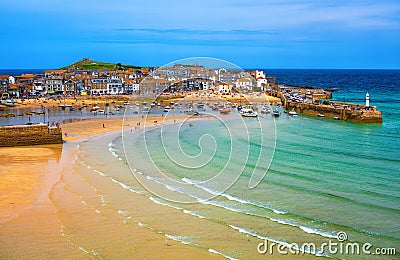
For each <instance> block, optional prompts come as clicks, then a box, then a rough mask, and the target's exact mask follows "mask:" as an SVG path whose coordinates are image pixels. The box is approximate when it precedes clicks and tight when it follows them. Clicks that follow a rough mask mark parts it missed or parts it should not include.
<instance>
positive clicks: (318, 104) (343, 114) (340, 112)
mask: <svg viewBox="0 0 400 260" xmlns="http://www.w3.org/2000/svg"><path fill="white" fill-rule="evenodd" d="M303 92H304V93H303ZM293 93H294V94H293ZM278 96H279V97H280V98H281V101H282V104H283V107H284V108H285V110H286V111H290V110H294V111H296V112H297V113H302V114H304V115H310V116H324V117H326V118H332V119H336V120H344V121H348V122H353V123H382V112H381V111H378V110H377V108H376V106H370V104H369V94H368V93H367V94H366V104H365V105H361V104H350V103H344V102H336V101H330V100H324V99H330V98H332V92H330V91H323V90H321V89H318V90H304V89H300V90H299V89H285V90H284V91H281V92H279V93H278Z"/></svg>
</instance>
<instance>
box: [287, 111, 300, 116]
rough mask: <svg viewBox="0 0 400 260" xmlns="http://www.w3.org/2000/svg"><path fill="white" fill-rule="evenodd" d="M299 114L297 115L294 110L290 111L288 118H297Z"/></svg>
mask: <svg viewBox="0 0 400 260" xmlns="http://www.w3.org/2000/svg"><path fill="white" fill-rule="evenodd" d="M298 115H299V114H297V112H296V111H294V109H292V110H291V111H289V116H298Z"/></svg>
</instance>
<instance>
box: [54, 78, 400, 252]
mask: <svg viewBox="0 0 400 260" xmlns="http://www.w3.org/2000/svg"><path fill="white" fill-rule="evenodd" d="M266 72H267V74H268V75H275V76H277V81H278V82H279V83H285V84H291V85H311V86H313V87H335V88H338V90H339V91H338V92H335V93H334V97H333V98H334V99H336V100H343V99H344V98H345V99H346V101H350V102H359V103H362V102H364V97H365V92H366V91H368V92H369V93H370V97H371V105H376V106H377V108H378V110H381V111H382V112H383V123H382V124H354V123H348V122H343V121H335V120H332V119H328V118H315V117H308V116H298V117H289V116H287V115H286V114H282V116H281V117H279V118H277V119H275V118H272V117H271V116H269V115H266V116H262V117H259V118H258V119H252V118H246V119H243V118H241V117H239V116H238V115H237V113H236V111H232V112H231V114H230V115H228V116H223V115H219V114H218V113H214V114H213V113H212V112H210V114H209V118H205V119H198V120H195V121H192V122H191V124H192V125H190V124H189V122H184V123H182V124H181V123H177V124H173V123H169V124H165V125H163V126H158V127H155V128H149V129H145V130H146V131H142V130H143V129H142V130H137V131H132V129H130V128H126V129H124V131H123V134H122V135H121V133H114V134H110V135H106V136H101V137H96V138H92V139H89V140H87V141H84V142H82V143H81V144H79V146H78V154H77V156H76V158H75V159H74V165H75V166H74V167H77V168H78V169H83V168H85V170H79V171H78V172H80V177H79V178H82V180H84V181H79V183H82V182H85V183H87V184H88V185H89V186H88V187H90V190H92V191H93V190H94V191H95V194H94V195H93V198H92V197H88V195H87V192H84V191H80V190H79V188H78V187H79V185H73V184H74V183H78V181H77V180H76V181H70V182H68V178H67V177H64V178H63V181H64V182H65V184H64V187H66V188H67V189H68V190H69V192H71V193H72V192H73V193H74V194H76V197H77V198H80V199H81V201H82V203H84V205H85V207H86V209H87V211H88V212H89V211H90V210H92V211H93V210H95V211H93V212H96V213H93V214H97V213H98V214H97V215H96V216H99V215H101V216H103V215H102V214H103V212H110V213H104V214H105V216H107V217H108V218H107V221H106V220H103V219H99V220H97V218H98V217H96V221H94V222H93V223H91V222H90V221H89V219H90V218H89V216H91V215H89V213H86V212H85V214H82V218H81V220H80V221H81V222H82V223H85V226H84V225H83V224H82V227H81V228H82V230H80V229H79V228H77V227H78V226H77V224H76V223H75V222H73V221H71V220H70V218H69V217H68V216H69V214H72V213H71V212H63V210H62V209H63V206H64V205H67V203H69V202H67V201H65V202H63V198H64V197H65V196H61V195H60V194H63V193H62V192H61V191H57V189H55V191H54V192H53V193H54V194H53V195H52V198H53V200H54V201H55V202H54V204H55V205H56V206H57V207H59V209H60V210H59V213H58V214H59V219H60V222H61V223H62V227H63V228H62V230H63V236H65V237H68V239H69V241H72V242H71V244H72V243H73V244H74V245H76V246H78V247H79V248H83V249H84V250H85V251H87V252H89V254H90V252H95V253H96V254H97V252H99V250H102V248H101V247H100V246H98V245H97V247H99V248H97V247H96V243H99V245H100V244H101V243H102V241H100V240H99V241H97V242H96V240H93V236H91V237H87V235H86V233H84V228H85V227H86V228H89V227H91V226H90V225H93V227H92V229H90V230H91V232H92V234H96V236H95V237H97V236H99V237H100V236H102V235H109V238H110V239H112V242H111V243H114V244H115V245H117V244H118V245H119V246H120V247H123V245H124V243H128V241H126V235H127V234H126V232H127V231H126V230H127V227H126V226H121V227H119V226H117V225H114V226H111V224H109V225H110V226H107V224H106V223H113V222H111V220H110V219H112V220H114V219H115V220H117V219H118V220H119V218H121V217H123V219H124V220H123V221H124V223H125V222H129V221H132V222H135V223H136V224H137V225H139V226H140V227H144V228H147V229H150V230H151V231H154V232H155V233H158V234H164V235H165V237H166V238H167V239H170V240H175V241H178V242H180V243H183V244H185V245H188V246H191V247H196V248H199V249H201V250H208V252H210V253H213V254H217V255H221V256H224V257H225V258H229V259H254V258H260V259H262V258H265V255H261V254H259V253H258V252H257V246H258V244H259V243H260V242H263V241H264V239H268V240H269V241H270V242H274V243H277V244H282V245H286V246H292V247H293V248H294V249H296V248H299V247H300V246H298V245H301V244H302V243H314V244H315V245H316V248H315V249H313V248H305V249H304V248H303V249H302V251H305V252H308V253H310V254H311V255H317V256H319V255H323V256H327V257H330V258H339V259H342V258H346V259H360V258H361V259H370V258H371V256H370V255H366V254H362V253H361V255H356V254H346V253H343V252H342V253H332V252H329V251H328V250H326V248H325V250H324V251H323V252H322V250H320V249H321V247H322V245H323V243H328V242H329V240H331V241H333V242H338V240H337V236H338V234H342V235H343V234H344V233H345V236H346V237H347V240H346V241H344V242H348V243H357V244H358V245H360V248H361V247H362V245H363V244H365V243H370V244H372V249H371V250H373V249H375V248H377V247H391V248H393V247H394V248H397V251H398V249H399V246H400V229H399V226H400V218H399V217H400V214H399V213H400V156H399V152H398V147H399V144H400V141H399V140H400V139H399V133H400V123H399V119H400V112H399V103H400V94H399V90H400V86H399V84H400V71H373V70H365V71H364V70H266ZM207 112H209V111H207ZM126 120H127V122H129V120H131V119H130V118H129V117H127V118H126ZM263 173H266V175H265V176H264V175H263ZM70 178H71V179H72V178H77V176H76V175H72V176H70ZM107 183H110V184H107ZM111 184H112V185H114V186H116V187H117V189H120V190H121V192H122V191H129V192H130V193H129V194H131V195H126V194H124V195H123V196H122V195H119V194H120V193H118V192H117V191H113V189H115V187H114V186H112V187H111ZM66 188H64V189H66ZM64 192H65V191H64ZM121 194H122V193H121ZM136 196H141V197H143V198H144V199H145V200H147V201H148V209H147V208H146V207H144V208H141V210H137V209H136V208H135V207H133V206H132V205H134V204H135V203H134V199H135V198H136ZM63 203H64V204H63ZM154 205H157V206H160V207H161V209H163V208H165V209H164V211H163V210H161V211H160V212H159V211H152V210H150V208H152V207H153V206H154ZM73 210H75V208H73ZM97 211H98V212H97ZM111 212H113V213H111ZM113 214H114V215H113ZM72 215H73V214H72ZM181 215H187V216H188V218H189V217H190V220H188V222H185V221H183V218H182V217H181ZM107 227H110V228H109V230H110V232H107V230H108V228H107ZM111 227H112V228H111ZM96 230H97V231H96ZM96 232H98V233H96ZM343 232H344V233H343ZM105 233H107V234H105ZM120 233H121V234H124V235H123V236H122V235H119V234H120ZM293 243H295V244H293ZM111 250H112V249H111ZM300 251H301V250H300ZM108 253H109V255H113V254H112V252H108ZM93 255H94V253H93ZM105 255H106V256H107V254H105ZM393 257H394V256H388V259H392V258H393ZM383 258H384V257H383Z"/></svg>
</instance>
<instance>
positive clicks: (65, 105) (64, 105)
mask: <svg viewBox="0 0 400 260" xmlns="http://www.w3.org/2000/svg"><path fill="white" fill-rule="evenodd" d="M58 107H61V108H66V107H72V105H67V104H59V105H58Z"/></svg>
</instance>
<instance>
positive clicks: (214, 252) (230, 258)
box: [208, 248, 239, 260]
mask: <svg viewBox="0 0 400 260" xmlns="http://www.w3.org/2000/svg"><path fill="white" fill-rule="evenodd" d="M208 252H210V253H213V254H216V255H220V256H223V257H225V258H226V259H229V260H239V259H238V258H234V257H231V256H228V255H225V254H223V253H221V252H219V251H217V250H215V249H212V248H209V249H208Z"/></svg>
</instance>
